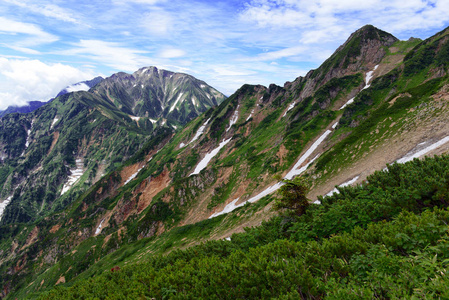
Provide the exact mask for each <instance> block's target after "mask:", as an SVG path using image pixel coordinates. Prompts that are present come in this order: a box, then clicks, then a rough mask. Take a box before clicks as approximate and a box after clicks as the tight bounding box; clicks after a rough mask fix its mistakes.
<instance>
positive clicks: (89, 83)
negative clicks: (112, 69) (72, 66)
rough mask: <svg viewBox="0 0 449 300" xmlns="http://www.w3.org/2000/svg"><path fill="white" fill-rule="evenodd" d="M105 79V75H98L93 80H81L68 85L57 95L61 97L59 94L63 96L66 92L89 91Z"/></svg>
mask: <svg viewBox="0 0 449 300" xmlns="http://www.w3.org/2000/svg"><path fill="white" fill-rule="evenodd" d="M103 80H104V78H103V77H101V76H97V77H95V78H94V79H91V80H86V81H81V82H78V83H75V84H72V85H69V86H68V87H66V88H65V89H63V90H62V91H60V92H59V93H58V95H56V97H59V96H62V95H64V94H67V93H71V92H78V91H88V90H89V89H90V88H92V87H94V86H96V85H97V84H99V83H100V82H102V81H103Z"/></svg>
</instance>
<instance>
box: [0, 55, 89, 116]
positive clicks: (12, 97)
mask: <svg viewBox="0 0 449 300" xmlns="http://www.w3.org/2000/svg"><path fill="white" fill-rule="evenodd" d="M93 77H94V74H93V73H90V72H84V71H81V70H79V69H76V68H74V67H71V66H68V65H63V64H59V63H58V64H46V63H43V62H41V61H39V60H19V59H7V58H0V109H5V108H6V107H8V106H9V105H24V104H26V102H27V101H33V100H40V101H47V100H50V99H51V98H53V97H54V96H56V95H57V93H58V92H59V91H60V90H61V89H63V88H65V87H66V86H68V85H70V84H73V83H76V82H79V81H83V80H87V79H91V78H93Z"/></svg>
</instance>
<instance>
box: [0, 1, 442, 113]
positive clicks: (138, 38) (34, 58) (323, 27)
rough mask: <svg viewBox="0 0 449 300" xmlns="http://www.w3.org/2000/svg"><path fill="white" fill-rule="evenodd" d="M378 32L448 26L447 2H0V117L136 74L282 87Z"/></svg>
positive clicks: (400, 34) (420, 32) (230, 86)
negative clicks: (152, 70) (362, 31)
mask: <svg viewBox="0 0 449 300" xmlns="http://www.w3.org/2000/svg"><path fill="white" fill-rule="evenodd" d="M366 24H372V25H374V26H376V27H377V28H379V29H382V30H385V31H387V32H390V33H392V34H393V35H394V36H396V37H397V38H399V39H401V40H407V39H408V38H410V37H418V38H422V39H425V38H427V37H429V36H431V35H433V34H435V33H436V32H438V31H440V30H443V29H444V28H446V27H447V26H449V1H447V0H432V1H423V0H407V1H404V0H363V1H360V0H250V1H233V0H227V1H224V0H223V1H220V0H218V1H197V0H189V1H185V0H121V1H120V0H89V1H84V0H73V1H72V0H68V1H59V0H54V1H41V0H0V109H5V108H6V107H7V106H9V105H23V104H25V103H26V102H27V101H33V100H40V101H47V100H49V99H50V98H52V97H54V96H55V95H56V94H57V93H58V92H59V91H60V90H61V89H63V88H64V87H66V86H68V85H70V84H73V83H76V82H79V81H83V80H89V79H92V78H94V77H95V76H98V75H101V76H103V77H107V76H110V75H112V74H113V73H116V72H120V71H122V72H127V73H133V72H135V71H137V70H138V69H139V68H142V67H147V66H156V67H158V68H162V69H166V70H170V71H174V72H183V73H188V74H191V75H193V76H195V77H196V78H198V79H201V80H204V81H205V82H207V83H208V84H210V85H211V86H213V87H215V88H216V89H218V90H219V91H221V92H223V93H224V94H226V95H228V96H229V95H231V94H232V93H233V92H235V91H236V90H237V89H238V88H239V87H240V86H242V85H243V84H245V83H249V84H262V85H265V86H268V85H269V84H270V83H275V84H278V85H281V86H282V85H283V84H284V83H285V82H286V81H293V80H294V79H295V78H296V77H298V76H304V75H305V74H306V73H307V72H308V71H309V70H311V69H314V68H317V67H318V66H319V65H320V64H321V63H322V62H323V61H324V60H325V59H326V58H328V57H329V56H330V55H331V54H332V53H333V52H334V51H335V49H337V48H338V46H339V45H341V44H343V43H344V41H345V40H346V39H347V38H348V37H349V35H350V34H351V33H352V32H354V31H356V30H357V29H359V28H360V27H362V26H364V25H366Z"/></svg>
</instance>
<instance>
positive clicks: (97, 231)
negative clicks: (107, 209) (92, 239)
mask: <svg viewBox="0 0 449 300" xmlns="http://www.w3.org/2000/svg"><path fill="white" fill-rule="evenodd" d="M103 222H104V219H103V220H101V222H100V225H98V227H97V229H95V235H97V234H99V233H100V232H101V225H103Z"/></svg>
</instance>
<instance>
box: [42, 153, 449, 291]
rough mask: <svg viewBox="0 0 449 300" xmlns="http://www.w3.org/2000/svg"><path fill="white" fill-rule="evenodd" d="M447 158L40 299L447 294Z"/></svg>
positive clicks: (395, 169) (407, 167) (400, 169)
mask: <svg viewBox="0 0 449 300" xmlns="http://www.w3.org/2000/svg"><path fill="white" fill-rule="evenodd" d="M448 172H449V156H443V157H435V158H433V159H425V160H424V161H419V160H414V161H412V162H409V163H406V164H403V165H399V164H395V165H391V166H389V167H388V170H387V171H384V172H376V173H375V174H373V175H372V176H369V177H368V179H367V182H366V183H365V184H363V185H361V186H357V187H346V188H340V189H339V190H340V194H336V195H334V196H332V197H325V198H321V201H322V204H321V205H312V206H311V207H310V208H309V209H308V211H307V213H306V214H304V215H302V216H300V217H297V218H282V217H275V218H273V219H271V220H270V221H268V222H266V223H264V224H263V225H262V226H260V227H256V228H251V229H247V232H246V233H243V234H234V235H233V236H232V237H231V240H230V241H227V240H220V241H209V242H207V243H205V244H202V245H200V246H195V247H191V248H189V249H187V250H182V251H174V252H172V253H170V254H168V255H165V256H154V257H152V258H151V259H149V260H148V261H146V262H142V263H137V264H132V265H128V266H125V267H122V268H114V269H112V270H106V271H104V273H102V274H100V275H97V276H94V277H92V278H90V279H88V280H83V281H80V282H77V283H75V284H74V285H73V286H71V287H58V288H57V289H54V290H52V291H50V292H47V293H44V294H42V295H40V299H80V298H97V299H110V298H114V299H120V298H133V299H145V298H146V297H148V298H157V299H200V298H202V299H246V298H252V299H255V298H258V299H262V298H272V297H274V298H279V299H321V298H326V299H327V298H328V299H343V298H345V299H346V298H348V297H349V298H352V299H372V298H382V299H389V298H416V299H423V298H447V297H449V285H448V283H449V280H448V277H447V276H446V269H447V265H448V264H449V236H448V226H447V224H448V222H449V211H448V209H447V208H448V205H449V181H448V178H449V176H448V175H449V174H448Z"/></svg>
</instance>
